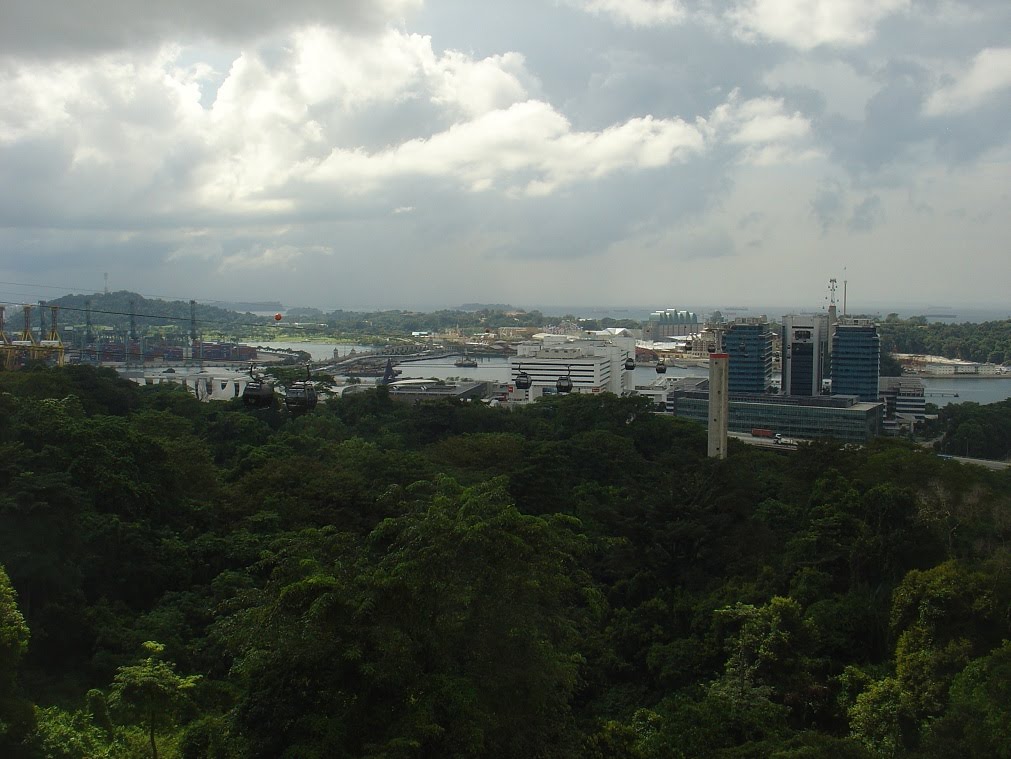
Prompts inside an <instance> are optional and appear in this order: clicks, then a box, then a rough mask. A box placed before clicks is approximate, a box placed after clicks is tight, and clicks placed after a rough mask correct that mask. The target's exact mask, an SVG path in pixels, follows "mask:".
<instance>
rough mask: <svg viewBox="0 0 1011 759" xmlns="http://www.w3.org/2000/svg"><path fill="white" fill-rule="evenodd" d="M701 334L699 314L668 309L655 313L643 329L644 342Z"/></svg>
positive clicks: (650, 316)
mask: <svg viewBox="0 0 1011 759" xmlns="http://www.w3.org/2000/svg"><path fill="white" fill-rule="evenodd" d="M698 332H699V317H698V314H696V313H694V312H692V311H679V310H678V309H676V308H667V309H664V310H663V311H654V312H653V313H651V314H650V315H649V320H648V321H647V322H646V323H645V324H644V325H643V327H642V338H643V340H662V339H664V338H667V337H683V336H685V335H695V334H698Z"/></svg>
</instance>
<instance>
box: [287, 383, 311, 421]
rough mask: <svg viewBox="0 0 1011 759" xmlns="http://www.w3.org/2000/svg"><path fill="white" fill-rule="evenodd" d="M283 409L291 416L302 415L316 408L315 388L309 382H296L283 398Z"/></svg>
mask: <svg viewBox="0 0 1011 759" xmlns="http://www.w3.org/2000/svg"><path fill="white" fill-rule="evenodd" d="M284 407H285V408H286V409H288V411H290V412H291V413H292V414H304V413H306V412H307V411H312V410H313V409H314V408H316V387H315V386H314V385H313V384H312V383H311V382H296V383H295V384H293V385H292V386H291V387H289V388H288V392H287V393H285V396H284Z"/></svg>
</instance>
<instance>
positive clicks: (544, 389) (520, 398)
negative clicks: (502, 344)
mask: <svg viewBox="0 0 1011 759" xmlns="http://www.w3.org/2000/svg"><path fill="white" fill-rule="evenodd" d="M629 359H632V360H633V361H634V360H635V338H634V337H619V336H614V337H592V338H576V337H571V336H568V335H548V334H545V335H537V336H535V338H534V339H533V340H528V341H526V342H522V343H520V344H519V346H518V347H517V351H516V355H515V356H513V357H512V358H511V359H510V360H509V377H510V380H509V400H511V401H513V402H518V403H525V402H529V401H534V400H537V399H538V398H540V397H541V396H542V395H554V394H555V393H556V392H558V391H557V388H556V383H557V382H558V379H559V378H560V377H568V378H570V379H571V381H572V392H573V393H614V394H615V395H627V394H629V393H631V392H632V390H633V381H632V372H631V371H629V370H628V369H626V368H625V362H626V361H628V360H629ZM521 374H524V375H526V376H527V377H529V379H530V387H529V388H528V389H526V390H524V389H521V388H518V387H517V386H516V379H517V377H519V376H520V375H521Z"/></svg>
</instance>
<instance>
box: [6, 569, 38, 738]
mask: <svg viewBox="0 0 1011 759" xmlns="http://www.w3.org/2000/svg"><path fill="white" fill-rule="evenodd" d="M28 638H29V632H28V625H27V624H26V623H25V618H24V616H22V614H21V610H20V609H18V604H17V595H16V594H15V592H14V588H13V587H12V586H11V582H10V578H9V577H8V576H7V572H6V571H4V568H3V565H2V564H0V753H3V754H7V755H10V754H13V752H14V747H15V746H16V745H17V744H18V743H20V742H21V740H22V739H23V738H24V737H25V736H26V735H27V734H28V732H29V731H30V730H31V728H32V722H33V719H32V707H31V704H30V703H28V701H26V700H25V699H24V698H23V697H22V696H21V694H20V693H19V692H18V689H17V668H18V663H19V662H20V660H21V657H22V656H24V653H25V651H26V650H27V648H28Z"/></svg>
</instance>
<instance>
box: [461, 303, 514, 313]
mask: <svg viewBox="0 0 1011 759" xmlns="http://www.w3.org/2000/svg"><path fill="white" fill-rule="evenodd" d="M455 310H456V311H522V310H523V309H521V308H516V307H515V306H510V305H509V304H508V303H464V304H463V305H462V306H460V307H459V308H457V309H455Z"/></svg>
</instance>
